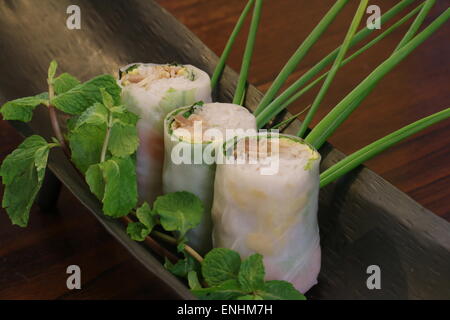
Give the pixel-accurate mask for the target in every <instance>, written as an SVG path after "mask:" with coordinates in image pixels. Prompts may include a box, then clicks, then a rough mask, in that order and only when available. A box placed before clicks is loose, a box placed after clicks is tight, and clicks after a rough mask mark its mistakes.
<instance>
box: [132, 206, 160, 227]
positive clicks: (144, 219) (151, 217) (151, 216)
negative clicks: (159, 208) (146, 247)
mask: <svg viewBox="0 0 450 320" xmlns="http://www.w3.org/2000/svg"><path fill="white" fill-rule="evenodd" d="M136 217H137V218H138V219H139V222H141V223H142V224H143V225H144V226H146V227H147V229H149V233H150V232H151V231H152V229H153V227H154V226H155V225H156V224H157V219H156V214H155V213H154V212H153V211H152V209H150V206H149V205H148V203H147V202H144V204H143V205H142V206H141V207H139V208H138V209H137V210H136Z"/></svg>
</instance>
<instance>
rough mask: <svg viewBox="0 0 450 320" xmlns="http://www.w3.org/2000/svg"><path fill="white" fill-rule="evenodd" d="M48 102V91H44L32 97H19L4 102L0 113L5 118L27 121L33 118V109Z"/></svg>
mask: <svg viewBox="0 0 450 320" xmlns="http://www.w3.org/2000/svg"><path fill="white" fill-rule="evenodd" d="M47 103H48V93H47V92H44V93H41V94H38V95H37V96H34V97H26V98H20V99H16V100H12V101H9V102H6V103H5V104H4V105H3V106H2V107H1V108H0V113H1V114H2V116H3V119H5V120H18V121H23V122H29V121H31V119H32V118H33V110H34V109H35V108H36V107H37V106H38V105H40V104H47Z"/></svg>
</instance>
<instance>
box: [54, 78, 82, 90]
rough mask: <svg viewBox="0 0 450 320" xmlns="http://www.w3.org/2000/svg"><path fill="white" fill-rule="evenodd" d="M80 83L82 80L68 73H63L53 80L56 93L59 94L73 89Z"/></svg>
mask: <svg viewBox="0 0 450 320" xmlns="http://www.w3.org/2000/svg"><path fill="white" fill-rule="evenodd" d="M79 84H80V81H78V79H77V78H75V77H74V76H72V75H70V74H68V73H63V74H61V75H60V76H59V77H57V78H55V79H54V80H53V89H54V90H55V93H56V94H57V95H58V94H63V93H65V92H67V91H69V90H71V89H73V88H74V87H76V86H77V85H79Z"/></svg>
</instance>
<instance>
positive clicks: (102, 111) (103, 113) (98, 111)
mask: <svg viewBox="0 0 450 320" xmlns="http://www.w3.org/2000/svg"><path fill="white" fill-rule="evenodd" d="M107 123H108V110H107V109H106V108H105V106H104V105H103V104H101V103H94V105H93V106H91V107H89V108H87V109H86V111H84V112H83V113H82V114H81V115H80V116H79V117H78V119H77V121H76V124H75V127H74V128H73V129H77V128H79V127H81V126H82V125H85V124H90V125H95V126H102V125H106V124H107ZM104 128H105V129H106V127H104Z"/></svg>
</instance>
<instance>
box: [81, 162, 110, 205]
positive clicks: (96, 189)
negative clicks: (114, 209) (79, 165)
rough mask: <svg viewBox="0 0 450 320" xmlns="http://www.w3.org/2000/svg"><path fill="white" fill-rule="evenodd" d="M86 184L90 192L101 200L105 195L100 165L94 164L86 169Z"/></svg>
mask: <svg viewBox="0 0 450 320" xmlns="http://www.w3.org/2000/svg"><path fill="white" fill-rule="evenodd" d="M85 178H86V182H87V184H88V185H89V188H90V189H91V192H92V193H93V194H95V195H96V196H97V198H98V199H100V200H102V199H103V197H104V195H105V181H104V179H103V171H102V167H101V165H100V164H94V165H91V166H90V167H89V169H87V171H86V174H85Z"/></svg>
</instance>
